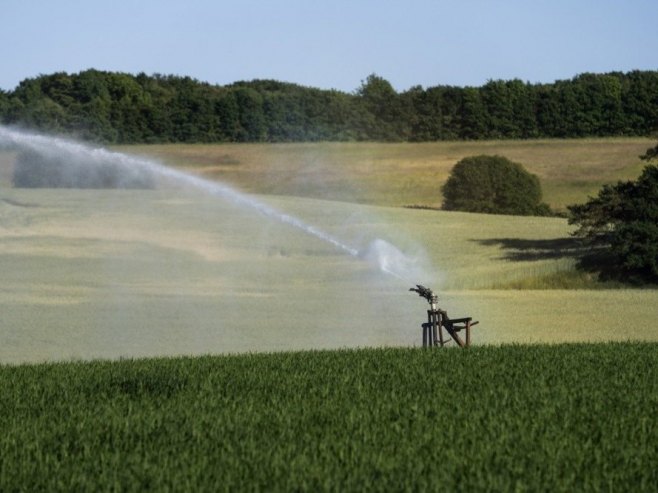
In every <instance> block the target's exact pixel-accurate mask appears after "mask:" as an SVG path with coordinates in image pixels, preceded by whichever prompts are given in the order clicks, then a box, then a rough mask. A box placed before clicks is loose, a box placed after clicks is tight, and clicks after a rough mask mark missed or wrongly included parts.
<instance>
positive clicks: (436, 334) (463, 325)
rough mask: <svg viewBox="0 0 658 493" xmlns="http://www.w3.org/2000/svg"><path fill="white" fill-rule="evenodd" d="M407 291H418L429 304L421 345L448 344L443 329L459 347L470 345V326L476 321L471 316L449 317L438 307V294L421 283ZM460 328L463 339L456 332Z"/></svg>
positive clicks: (476, 322) (423, 325) (441, 345)
mask: <svg viewBox="0 0 658 493" xmlns="http://www.w3.org/2000/svg"><path fill="white" fill-rule="evenodd" d="M409 291H414V292H416V293H418V295H419V296H421V297H422V298H425V299H426V300H427V302H428V303H429V304H430V309H429V310H427V322H426V323H424V324H422V328H423V347H434V346H440V347H443V346H445V345H446V344H448V343H449V342H450V339H449V338H444V337H443V329H445V331H446V332H447V333H448V335H449V336H450V338H452V340H453V341H455V342H456V343H457V345H458V346H459V347H463V348H464V347H469V346H470V345H471V327H473V326H474V325H477V324H478V323H479V322H478V321H475V322H473V318H472V317H464V318H450V317H449V316H448V312H447V311H445V310H441V309H440V308H439V297H438V295H437V294H435V293H434V291H432V290H431V289H429V288H426V287H425V286H422V285H421V284H416V287H415V288H411V289H409ZM462 330H465V331H466V339H465V340H464V339H462V338H461V337H459V334H458V332H461V331H462Z"/></svg>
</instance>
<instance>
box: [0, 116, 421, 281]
mask: <svg viewBox="0 0 658 493" xmlns="http://www.w3.org/2000/svg"><path fill="white" fill-rule="evenodd" d="M0 147H9V148H15V149H18V150H29V151H32V152H36V153H38V154H41V155H44V156H50V157H56V158H57V159H58V160H59V161H60V162H61V161H65V160H67V159H70V160H71V161H75V162H78V163H79V162H81V161H84V163H85V166H88V167H90V168H91V169H93V168H95V167H96V168H102V167H103V166H108V164H111V166H112V167H113V168H115V169H118V172H120V173H125V175H126V176H131V175H135V174H136V173H137V174H138V175H142V174H144V173H145V174H151V175H154V176H157V177H159V178H160V179H164V180H167V181H171V182H173V183H176V184H178V185H185V186H189V187H192V188H194V189H196V190H200V191H203V192H204V193H207V194H210V195H212V196H216V197H220V198H222V199H224V200H227V201H229V202H230V203H232V204H234V205H237V206H241V207H245V208H249V209H251V210H254V211H256V212H258V213H260V214H261V215H263V216H266V217H268V218H271V219H273V220H276V221H278V222H280V223H283V224H286V225H290V226H292V227H294V228H297V229H299V230H301V231H303V232H305V233H306V234H309V235H312V236H314V237H316V238H318V239H320V240H322V241H324V242H326V243H329V244H331V245H333V246H334V247H335V248H337V249H338V250H340V251H343V252H345V253H347V254H349V255H350V256H352V257H355V258H360V259H363V260H365V261H366V262H368V263H369V264H370V265H372V266H374V267H376V268H377V269H378V270H379V271H381V272H383V273H385V274H387V275H390V276H393V277H395V278H397V279H400V280H403V281H405V282H411V283H414V282H416V281H417V280H418V279H420V277H419V276H421V275H423V276H425V275H427V272H423V269H421V267H420V265H419V262H418V260H417V259H412V258H409V257H408V256H407V255H405V254H404V253H403V252H402V251H400V249H398V248H397V247H395V246H394V245H392V244H391V243H389V242H387V241H385V240H382V239H375V240H374V241H372V242H371V243H370V245H369V246H368V247H367V248H366V249H364V250H363V251H359V250H358V249H357V248H354V247H353V246H350V245H349V244H347V243H345V242H343V241H341V240H340V239H338V238H337V237H335V236H334V235H331V234H329V233H327V232H326V231H323V230H322V229H320V228H318V227H316V226H313V225H311V224H308V223H306V222H304V221H302V220H301V219H299V218H297V217H294V216H291V215H289V214H286V213H284V212H282V211H279V210H277V209H275V208H273V207H271V206H270V205H268V204H265V203H264V202H262V201H260V200H258V199H256V198H255V197H253V196H251V195H248V194H246V193H243V192H239V191H237V190H236V189H234V188H232V187H230V186H228V185H226V184H224V183H221V182H216V181H209V180H206V179H203V178H200V177H198V176H194V175H191V174H188V173H184V172H182V171H178V170H175V169H172V168H169V167H167V166H165V165H163V164H161V163H159V162H157V161H154V160H152V159H146V158H141V157H136V156H131V155H128V154H123V153H119V152H114V151H109V150H107V149H104V148H100V147H92V146H89V145H86V144H82V143H79V142H75V141H72V140H69V139H63V138H58V137H51V136H46V135H42V134H37V133H33V132H26V131H22V130H17V129H13V128H8V127H3V126H0Z"/></svg>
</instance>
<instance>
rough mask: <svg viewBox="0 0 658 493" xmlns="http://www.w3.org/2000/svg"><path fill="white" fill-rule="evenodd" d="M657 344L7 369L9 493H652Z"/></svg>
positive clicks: (2, 390)
mask: <svg viewBox="0 0 658 493" xmlns="http://www.w3.org/2000/svg"><path fill="white" fill-rule="evenodd" d="M657 354H658V347H657V346H656V344H651V343H644V344H639V343H624V344H596V345H587V344H582V345H557V346H502V347H473V348H471V349H470V350H468V351H462V350H454V351H451V350H444V351H442V352H441V353H439V352H437V351H430V350H421V349H374V350H360V351H326V352H303V353H279V354H269V355H267V354H263V355H255V354H252V355H242V356H229V357H203V358H187V359H156V360H138V361H120V362H93V363H63V364H48V365H35V366H16V367H0V409H2V413H0V429H2V434H0V457H2V461H0V490H2V491H72V490H76V491H96V490H99V489H115V490H122V491H144V490H154V491H164V490H167V491H217V490H224V491H252V490H267V491H300V490H304V491H318V490H325V491H326V490H331V491H383V490H387V491H388V490H395V491H411V490H420V491H437V490H442V491H492V490H495V491H520V490H523V491H602V490H608V489H609V490H614V491H635V492H644V491H654V489H655V485H656V483H657V482H658V475H657V474H658V473H657V471H656V468H655V467H654V465H655V463H656V458H657V454H658V450H657V444H658V435H657V433H658V430H657V428H656V427H655V426H654V424H655V418H654V416H653V414H652V411H653V410H654V409H656V407H657V406H658V400H657V399H658V397H657V396H658V394H657V393H656V381H658V373H657V370H658V364H657V363H658V360H657V356H656V355H657Z"/></svg>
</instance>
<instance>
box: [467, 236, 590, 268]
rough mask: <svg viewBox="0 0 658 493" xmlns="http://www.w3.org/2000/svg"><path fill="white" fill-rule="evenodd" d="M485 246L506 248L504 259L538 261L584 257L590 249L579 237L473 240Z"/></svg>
mask: <svg viewBox="0 0 658 493" xmlns="http://www.w3.org/2000/svg"><path fill="white" fill-rule="evenodd" d="M471 241H474V242H476V243H479V244H480V245H483V246H499V247H500V248H502V249H503V250H504V254H503V256H502V257H500V258H502V259H503V260H509V261H513V262H536V261H540V260H557V259H561V258H574V259H580V258H582V257H583V256H584V255H585V254H586V253H587V252H588V251H589V249H588V248H587V247H586V246H584V245H583V244H582V242H581V241H580V240H579V239H578V238H553V239H548V240H527V239H521V238H491V239H484V240H471Z"/></svg>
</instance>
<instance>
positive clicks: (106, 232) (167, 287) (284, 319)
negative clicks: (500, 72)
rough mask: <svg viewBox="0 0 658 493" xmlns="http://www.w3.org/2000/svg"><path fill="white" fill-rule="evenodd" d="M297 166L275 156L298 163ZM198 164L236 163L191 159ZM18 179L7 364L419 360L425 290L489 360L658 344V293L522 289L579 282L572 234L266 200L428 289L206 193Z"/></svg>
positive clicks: (562, 225) (3, 200)
mask: <svg viewBox="0 0 658 493" xmlns="http://www.w3.org/2000/svg"><path fill="white" fill-rule="evenodd" d="M632 142H634V141H632ZM325 145H328V146H331V145H329V144H320V145H319V146H320V147H322V146H325ZM332 145H333V144H332ZM341 145H342V144H341ZM446 145H447V144H446ZM633 145H636V146H638V147H643V146H644V144H633ZM304 146H306V145H301V146H300V147H304ZM345 146H346V147H349V145H347V144H345ZM355 146H356V147H355V149H357V148H359V145H355ZM364 146H366V145H365V144H364ZM367 146H372V149H374V150H377V148H378V146H377V145H374V144H368V145H367ZM423 146H424V144H423V145H420V147H421V148H423ZM229 147H230V148H233V147H234V146H229ZM401 147H404V146H402V145H399V146H397V147H391V149H398V148H401ZM235 148H236V149H238V146H235ZM284 148H285V146H284V147H283V148H282V147H280V146H272V149H273V150H272V152H273V153H274V155H277V153H280V155H279V157H280V159H281V160H283V156H284V154H285V152H283V150H284ZM383 148H386V146H385V145H384V146H382V148H381V149H383ZM157 149H158V148H156V149H154V150H155V151H157ZM194 149H196V150H199V149H205V150H204V151H203V153H204V155H205V156H208V155H211V154H213V153H215V152H217V153H220V155H221V153H228V152H229V150H227V148H225V146H216V147H215V148H207V149H206V148H205V147H196V146H190V147H187V146H182V147H181V148H180V149H179V151H177V152H182V151H186V150H194ZM250 149H251V150H252V151H253V150H254V149H256V148H255V147H251V146H247V147H245V149H244V150H243V151H241V152H245V153H249V152H252V151H250ZM381 149H380V150H379V151H378V152H381V153H383V152H384V151H383V150H381ZM409 149H410V150H413V149H414V148H413V146H410V147H409ZM257 150H258V152H260V153H266V147H262V146H261V147H258V149H257ZM312 150H313V149H312V146H311V145H308V153H311V152H312ZM362 150H363V149H362ZM211 151H212V152H211ZM167 152H168V153H169V155H171V150H170V149H169V150H168V151H167ZM186 152H187V151H186ZM253 152H255V151H253ZM416 152H418V153H421V151H420V150H417V151H416ZM155 153H156V154H157V152H155ZM410 154H413V152H410ZM181 159H182V158H181ZM225 159H228V158H225ZM242 159H244V157H243V158H242ZM254 159H256V158H255V157H254ZM270 159H272V160H274V159H275V158H270ZM277 159H278V158H277ZM295 159H297V161H296V162H301V158H300V157H299V156H298V157H296V158H295ZM390 159H391V162H393V160H394V157H391V158H390ZM190 161H194V158H192V157H190ZM293 161H294V160H293ZM12 162H13V156H12V155H10V154H2V153H0V272H2V283H0V313H1V314H2V315H1V318H0V320H1V323H0V342H1V344H0V363H6V362H20V361H42V360H59V359H71V358H73V359H76V358H80V359H88V358H119V357H134V356H156V355H179V354H206V353H212V354H217V353H226V352H237V351H272V350H284V349H312V348H338V347H357V346H382V345H394V346H412V345H419V344H420V342H421V331H420V323H422V322H423V321H424V318H425V310H426V303H425V302H424V300H422V299H421V298H419V297H418V296H417V295H416V294H414V293H409V292H408V289H409V287H411V285H412V284H414V283H415V282H422V283H426V284H428V285H430V287H432V288H434V289H435V290H438V291H439V293H440V295H441V304H442V306H443V307H444V308H446V309H447V310H448V312H449V313H450V314H451V315H452V316H455V317H456V316H466V315H470V316H473V317H474V318H475V319H478V320H480V324H479V325H478V326H477V327H476V328H475V329H474V343H475V344H483V343H486V344H497V343H511V342H567V341H601V340H628V339H632V340H652V341H656V340H658V326H657V325H656V319H658V303H657V302H658V291H656V290H630V289H605V290H595V291H592V290H561V289H541V290H516V289H509V287H510V286H513V285H514V283H516V282H519V281H523V280H527V279H535V278H542V277H543V276H550V275H551V274H553V273H558V274H559V273H560V272H565V271H569V270H571V268H572V266H573V258H572V256H571V252H570V248H571V245H570V244H569V243H568V241H567V242H566V243H565V242H564V239H565V238H567V239H568V233H569V231H570V228H569V226H568V225H567V224H566V220H564V219H560V218H524V217H509V216H486V215H478V214H462V213H448V212H441V211H428V210H413V209H404V208H400V207H382V206H373V205H363V204H355V203H349V202H344V201H327V200H320V199H318V198H300V197H295V196H273V195H261V196H259V198H260V200H262V201H264V202H267V203H268V204H270V205H272V206H273V207H276V208H277V209H279V210H281V211H284V212H286V213H288V214H292V215H294V216H296V217H299V218H300V219H302V220H304V221H306V222H307V223H308V224H311V225H313V226H315V227H319V228H321V229H322V230H323V231H326V232H328V233H330V234H332V235H334V236H335V237H336V238H338V239H340V241H342V242H344V243H346V244H347V245H349V246H350V247H353V248H355V249H358V250H359V251H364V250H365V249H367V247H368V245H369V244H370V243H371V242H372V241H373V240H374V239H376V238H382V239H384V240H386V241H388V242H390V243H392V244H395V245H397V246H398V247H399V248H400V249H401V250H403V251H404V252H405V253H407V254H409V255H410V256H413V257H415V258H418V259H419V267H420V269H421V271H422V272H421V274H414V275H418V276H419V277H422V279H416V278H415V277H414V278H413V279H412V278H409V279H404V280H400V279H397V278H395V277H392V276H389V275H385V274H382V273H381V272H380V271H378V270H377V269H376V268H375V267H374V266H373V265H371V264H370V263H368V262H367V261H366V260H364V259H363V258H361V257H352V256H351V255H348V254H346V253H344V252H343V251H341V250H338V249H336V248H335V247H333V246H332V245H330V244H328V243H326V242H323V241H320V240H318V239H317V238H315V237H312V236H309V235H308V234H306V233H304V232H302V231H301V230H299V229H296V228H293V227H291V226H289V225H285V224H281V223H279V222H276V221H274V220H272V219H271V218H267V217H263V216H262V215H260V214H258V213H254V212H253V211H250V210H243V209H239V208H237V207H235V206H233V205H231V204H230V203H226V202H225V201H223V200H222V199H219V198H215V197H211V196H208V195H205V194H203V193H201V192H198V191H189V190H188V191H183V190H157V191H138V190H137V191H136V190H132V191H120V190H119V191H116V190H114V191H113V190H105V191H100V190H19V189H13V188H11V187H10V186H9V181H8V177H9V174H10V173H9V171H8V168H9V167H10V166H11V164H12ZM373 162H374V161H373ZM195 166H196V164H195V163H194V162H192V163H191V167H195ZM225 166H236V165H234V164H225ZM239 166H242V165H239ZM239 166H238V167H239ZM391 166H392V165H391ZM408 166H411V165H408ZM248 167H249V166H247V168H248ZM409 169H411V168H410V167H407V170H409ZM334 171H336V173H337V174H336V177H335V180H334V183H341V182H344V181H345V178H341V177H339V174H338V170H334ZM412 174H413V173H411V174H410V180H413V179H415V178H413V177H412V176H411V175H412ZM248 176H249V173H246V172H245V174H244V175H243V177H242V178H241V179H246V177H248ZM262 179H263V180H265V177H263V178H262ZM314 180H315V178H314ZM364 180H365V178H364ZM386 180H390V176H387V178H386ZM237 181H239V180H237ZM281 183H283V181H282V182H281ZM266 185H267V183H266V182H265V181H263V182H257V183H255V184H254V188H266ZM295 186H297V185H295ZM373 187H374V188H376V186H375V185H373ZM329 190H331V188H329ZM319 196H320V197H322V196H323V195H322V194H319ZM377 196H381V192H380V191H378V192H377V193H375V194H374V195H373V197H377ZM501 288H505V289H501Z"/></svg>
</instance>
